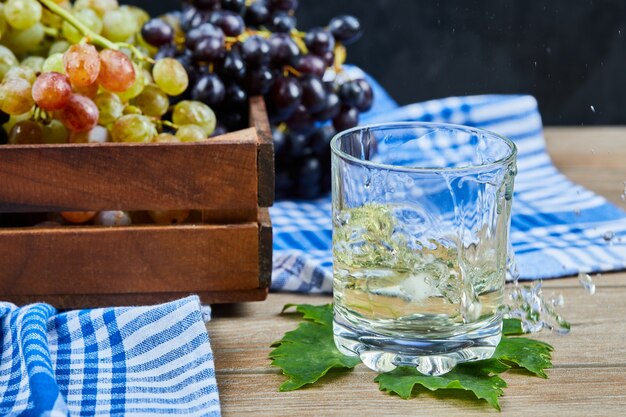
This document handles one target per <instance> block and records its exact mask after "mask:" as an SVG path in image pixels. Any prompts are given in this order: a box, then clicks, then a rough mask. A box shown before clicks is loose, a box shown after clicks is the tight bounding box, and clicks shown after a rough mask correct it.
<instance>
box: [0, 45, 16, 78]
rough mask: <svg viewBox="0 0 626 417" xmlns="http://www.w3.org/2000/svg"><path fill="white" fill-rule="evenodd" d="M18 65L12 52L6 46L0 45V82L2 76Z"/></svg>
mask: <svg viewBox="0 0 626 417" xmlns="http://www.w3.org/2000/svg"><path fill="white" fill-rule="evenodd" d="M18 64H19V62H18V60H17V58H16V57H15V55H14V54H13V52H11V50H10V49H9V48H7V47H6V46H3V45H0V80H2V79H3V78H4V74H6V73H7V72H8V71H9V70H10V69H11V68H12V67H14V66H16V65H18Z"/></svg>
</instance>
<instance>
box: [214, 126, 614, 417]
mask: <svg viewBox="0 0 626 417" xmlns="http://www.w3.org/2000/svg"><path fill="white" fill-rule="evenodd" d="M546 137H547V139H548V145H549V149H550V151H551V153H552V156H553V158H554V160H555V161H556V163H557V164H558V166H559V168H560V169H561V170H562V171H563V172H564V173H565V174H566V175H572V173H573V174H575V175H577V176H578V177H577V180H580V182H582V183H583V184H584V185H586V186H588V187H589V188H591V189H592V190H594V191H596V192H599V193H600V194H603V195H605V196H606V197H608V198H609V199H611V200H612V201H616V202H617V203H620V202H621V203H622V206H624V205H623V203H624V202H622V201H621V199H620V197H619V196H620V195H621V192H622V191H623V187H624V184H623V181H624V180H626V173H625V172H624V169H625V168H626V163H624V161H626V159H625V158H624V155H626V128H619V129H612V128H611V129H562V128H556V129H555V128H548V129H546ZM591 147H593V148H594V149H595V155H596V156H593V155H592V153H591V152H590V148H591ZM595 157H597V158H599V160H593V158H595ZM572 178H573V175H572ZM595 281H596V284H597V291H596V294H595V295H593V296H592V295H589V294H588V293H587V292H586V291H585V290H583V288H582V287H581V286H580V284H579V283H578V281H577V279H576V278H565V279H555V280H549V281H546V282H544V292H545V293H546V294H548V295H551V294H553V295H556V294H558V293H562V294H563V296H564V298H565V306H564V307H563V308H562V311H561V312H562V314H563V316H564V317H565V318H566V319H568V320H570V321H571V323H572V324H573V330H572V332H571V334H569V335H567V336H557V335H554V334H550V333H541V334H539V335H536V336H534V337H537V338H539V339H541V340H545V341H547V342H549V343H551V344H552V345H554V346H555V348H556V351H555V353H554V366H555V367H554V369H552V370H549V371H548V374H549V376H550V379H548V380H543V379H540V378H534V377H529V376H527V375H523V374H521V373H514V374H510V375H507V377H506V380H507V381H508V383H509V388H507V389H506V390H505V396H504V397H503V398H502V400H501V404H502V409H503V412H502V413H498V412H497V411H495V410H492V409H491V408H489V407H488V406H487V405H484V404H481V403H478V402H475V401H468V398H471V397H470V395H469V394H463V393H461V394H460V395H455V396H451V395H445V394H444V395H441V394H433V393H421V394H420V396H419V398H417V399H414V400H409V401H404V400H401V399H399V398H397V397H393V396H390V395H387V394H385V393H382V392H379V391H378V387H377V385H376V384H374V383H373V382H372V379H373V378H374V375H373V373H372V372H370V371H369V370H367V369H365V368H363V367H362V366H359V367H357V368H356V369H355V370H354V371H353V372H351V373H349V374H348V375H345V376H341V377H338V376H335V377H333V376H332V375H331V377H330V379H329V380H328V381H327V382H325V383H321V384H320V385H317V386H314V387H310V388H306V389H302V390H300V391H294V392H289V393H279V392H278V391H277V389H278V386H279V385H280V384H281V383H282V382H283V381H284V380H285V379H284V377H283V376H282V375H280V371H279V370H278V369H276V368H272V367H270V365H269V363H270V361H269V360H268V359H267V355H268V353H269V351H270V350H271V349H270V347H269V346H270V344H271V343H272V342H273V341H275V340H278V339H279V338H280V337H281V336H282V335H283V334H284V332H286V331H288V330H292V329H294V328H295V327H296V325H297V322H298V321H297V320H294V319H293V318H292V317H290V316H289V315H281V314H280V311H281V309H282V307H283V305H284V304H287V303H309V304H323V303H329V302H331V301H332V298H331V297H330V296H319V295H306V296H305V295H296V294H270V296H269V297H268V299H267V301H265V302H263V303H250V304H237V305H224V306H216V307H215V308H214V311H213V320H212V321H211V322H209V323H208V325H207V327H208V330H209V333H210V336H211V343H212V346H213V351H214V354H215V364H216V368H217V380H218V385H219V389H220V398H221V403H222V411H223V415H224V416H241V415H255V416H293V415H298V416H335V415H337V416H344V415H345V416H355V415H364V416H370V415H380V416H407V415H424V416H439V415H445V416H457V415H458V416H463V415H475V414H493V415H504V416H509V415H512V416H528V415H532V416H561V415H568V416H624V415H626V336H624V335H625V334H626V303H625V302H624V300H626V272H619V273H605V274H602V276H599V277H595Z"/></svg>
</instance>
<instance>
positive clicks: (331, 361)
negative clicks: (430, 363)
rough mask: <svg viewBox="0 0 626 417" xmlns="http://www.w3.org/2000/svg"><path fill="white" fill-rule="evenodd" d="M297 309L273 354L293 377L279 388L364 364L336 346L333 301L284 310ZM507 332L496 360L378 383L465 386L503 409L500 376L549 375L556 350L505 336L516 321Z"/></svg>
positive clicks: (407, 392)
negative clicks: (295, 320)
mask: <svg viewBox="0 0 626 417" xmlns="http://www.w3.org/2000/svg"><path fill="white" fill-rule="evenodd" d="M294 307H295V310H296V312H297V313H299V314H301V315H302V318H303V320H304V321H303V322H302V323H300V325H299V326H298V327H297V328H296V329H295V330H293V331H290V332H287V333H285V335H284V336H283V338H282V339H281V340H279V341H277V342H275V343H273V344H272V347H274V350H272V351H271V352H270V354H269V357H270V359H272V365H274V366H277V367H279V368H280V369H281V370H282V371H283V374H284V375H286V376H287V377H288V379H287V381H285V382H284V383H283V384H282V385H281V386H280V387H279V390H280V391H291V390H296V389H299V388H301V387H303V386H305V385H307V384H313V383H315V382H316V381H318V380H319V379H320V378H322V377H323V376H324V375H326V374H327V372H328V371H329V370H331V369H333V368H335V369H337V370H338V371H341V372H347V371H349V370H351V369H352V368H354V367H355V366H356V365H357V364H358V363H359V362H360V360H359V358H356V357H350V356H345V355H343V354H341V353H340V352H339V350H337V348H336V347H335V344H334V341H333V331H332V322H333V308H332V305H331V304H327V305H322V306H313V305H309V304H299V305H295V304H287V305H286V306H285V307H284V308H283V312H285V311H286V310H288V309H290V308H294ZM503 333H504V335H503V336H502V339H501V340H500V344H499V345H498V347H497V348H496V351H495V353H494V356H493V357H492V358H491V359H486V360H482V361H476V362H469V363H463V364H460V365H458V366H457V367H456V368H455V369H453V370H452V371H451V372H449V373H447V374H445V375H442V376H425V375H422V374H420V373H419V372H418V371H417V370H416V369H415V368H410V367H399V368H397V369H395V370H394V371H392V372H388V373H385V374H380V375H378V376H377V377H376V379H375V380H374V381H375V382H378V384H379V388H380V390H381V391H387V392H390V393H395V394H397V395H399V396H400V397H402V398H405V399H407V398H410V397H411V396H412V395H413V394H417V393H418V392H419V391H418V389H419V388H418V387H422V388H425V389H428V390H430V391H436V390H466V391H469V392H472V393H473V394H474V395H475V396H476V398H478V399H481V400H485V401H487V403H488V404H489V405H491V406H492V407H494V408H496V409H498V410H499V409H500V404H499V397H501V396H502V395H503V389H504V388H505V387H506V382H505V381H504V380H503V379H502V378H501V377H500V376H499V374H502V373H504V372H506V371H507V370H509V369H511V368H512V367H518V368H523V369H526V370H528V371H529V372H531V373H533V374H535V375H537V376H540V377H543V378H547V375H546V373H545V370H546V369H548V368H551V367H552V362H551V352H552V351H553V348H552V346H550V345H549V344H547V343H544V342H541V341H537V340H532V339H527V338H524V337H507V336H505V335H519V334H522V333H523V329H522V324H521V322H520V321H519V320H517V319H505V320H504V323H503Z"/></svg>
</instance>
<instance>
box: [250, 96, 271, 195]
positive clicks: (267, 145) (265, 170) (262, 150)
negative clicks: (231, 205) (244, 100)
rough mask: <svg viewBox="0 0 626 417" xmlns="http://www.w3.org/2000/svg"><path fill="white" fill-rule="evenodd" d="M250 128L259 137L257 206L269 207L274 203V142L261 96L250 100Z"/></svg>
mask: <svg viewBox="0 0 626 417" xmlns="http://www.w3.org/2000/svg"><path fill="white" fill-rule="evenodd" d="M250 126H253V127H255V128H256V130H257V133H258V136H259V153H258V162H257V164H258V168H259V176H258V180H259V206H260V207H269V206H271V205H272V204H273V203H274V140H273V139H272V130H271V128H270V122H269V120H268V118H267V110H266V108H265V101H264V100H263V97H262V96H256V97H252V98H250Z"/></svg>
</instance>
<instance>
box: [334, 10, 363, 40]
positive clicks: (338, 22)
mask: <svg viewBox="0 0 626 417" xmlns="http://www.w3.org/2000/svg"><path fill="white" fill-rule="evenodd" d="M328 30H330V32H331V33H332V34H333V36H334V37H335V39H336V40H338V41H339V42H342V43H343V44H344V45H349V44H351V43H353V42H355V41H357V40H358V39H359V38H360V37H361V35H362V34H363V33H362V32H361V23H360V22H359V19H357V18H356V17H354V16H349V15H343V16H337V17H335V18H333V19H332V20H331V21H330V23H329V24H328Z"/></svg>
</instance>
